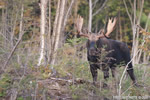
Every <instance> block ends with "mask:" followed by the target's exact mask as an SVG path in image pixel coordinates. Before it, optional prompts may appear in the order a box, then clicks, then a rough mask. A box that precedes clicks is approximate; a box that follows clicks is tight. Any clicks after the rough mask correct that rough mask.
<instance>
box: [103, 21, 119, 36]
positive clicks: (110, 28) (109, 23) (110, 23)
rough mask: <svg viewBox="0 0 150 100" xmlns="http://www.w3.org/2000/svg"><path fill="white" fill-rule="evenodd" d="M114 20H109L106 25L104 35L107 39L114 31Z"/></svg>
mask: <svg viewBox="0 0 150 100" xmlns="http://www.w3.org/2000/svg"><path fill="white" fill-rule="evenodd" d="M116 21H117V20H116V18H114V19H109V21H108V25H107V33H106V34H105V35H106V36H107V37H109V34H110V33H111V32H112V31H113V30H114V26H115V25H116Z"/></svg>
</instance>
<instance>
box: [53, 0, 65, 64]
mask: <svg viewBox="0 0 150 100" xmlns="http://www.w3.org/2000/svg"><path fill="white" fill-rule="evenodd" d="M65 2H66V0H62V1H61V3H60V10H59V11H60V12H59V18H58V24H57V25H58V26H57V31H56V36H55V45H54V56H53V59H52V63H51V64H52V65H54V64H55V60H56V50H57V49H58V46H59V42H60V41H59V40H60V34H61V32H62V31H61V27H62V22H63V18H64V11H65Z"/></svg>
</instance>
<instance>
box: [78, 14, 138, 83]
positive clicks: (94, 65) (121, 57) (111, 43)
mask: <svg viewBox="0 0 150 100" xmlns="http://www.w3.org/2000/svg"><path fill="white" fill-rule="evenodd" d="M115 24H116V18H112V19H109V20H108V25H107V32H106V33H104V31H103V30H102V29H101V30H100V32H99V34H94V33H91V34H88V33H85V32H82V26H83V18H82V17H81V16H78V18H77V20H76V22H75V26H76V29H77V33H78V35H79V36H83V37H86V38H87V39H88V41H87V58H88V61H89V64H90V71H91V74H92V77H93V84H95V83H96V81H97V69H102V71H103V74H104V79H105V80H107V79H108V78H109V69H111V72H112V77H114V78H115V68H116V65H117V64H119V63H120V62H122V61H124V62H125V64H128V63H129V64H128V67H127V72H128V74H129V76H130V78H131V79H132V81H133V83H136V80H135V75H134V71H133V66H132V62H130V60H131V58H130V50H129V48H128V46H127V45H126V44H125V43H123V42H120V41H117V40H112V39H109V34H110V33H111V32H112V31H113V30H114V26H115ZM104 46H105V51H107V52H109V51H111V52H109V53H108V54H107V55H106V56H105V57H106V58H113V59H105V60H103V61H102V62H103V63H101V64H100V62H99V60H98V59H99V55H102V54H103V51H102V48H103V47H104ZM101 67H102V68H101Z"/></svg>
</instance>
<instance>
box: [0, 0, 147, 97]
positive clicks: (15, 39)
mask: <svg viewBox="0 0 150 100" xmlns="http://www.w3.org/2000/svg"><path fill="white" fill-rule="evenodd" d="M78 15H81V16H82V17H83V18H84V25H83V26H84V27H83V28H84V29H85V30H84V31H86V30H88V31H89V32H93V33H97V32H99V30H100V29H102V28H104V29H106V26H107V21H108V18H111V17H116V18H117V24H116V27H115V30H114V31H113V32H112V33H111V36H110V38H111V39H114V40H119V41H122V42H125V43H127V45H128V47H129V48H130V50H131V58H132V63H133V65H134V69H135V74H136V78H137V80H138V83H140V84H141V85H142V87H141V88H137V87H134V86H133V85H131V84H130V83H131V82H130V81H131V80H130V78H128V75H127V74H125V75H123V71H124V68H125V67H120V68H119V67H118V71H117V72H118V73H117V74H118V80H117V82H120V79H121V76H123V80H122V84H118V85H117V86H114V85H113V83H114V82H113V79H112V78H110V80H109V82H108V83H109V85H110V88H109V89H103V88H101V83H102V82H103V78H102V77H103V75H102V73H101V72H100V71H99V74H100V76H99V83H100V86H99V88H95V87H93V86H92V84H91V81H92V78H91V74H90V71H89V67H88V66H89V65H88V62H87V55H86V39H85V38H79V37H78V36H76V29H75V27H74V22H75V20H76V18H77V16H78ZM149 20H150V1H149V0H41V1H40V0H0V98H2V99H4V100H5V99H6V100H7V99H8V98H9V99H11V100H16V99H17V100H31V99H34V100H39V99H43V100H49V99H59V98H60V99H62V98H63V99H81V100H83V99H85V100H87V99H89V100H91V99H93V98H94V100H95V98H96V99H100V98H104V99H106V97H107V99H111V98H113V96H117V95H121V96H147V97H148V96H149V98H150V92H149V91H150V85H149V84H150V79H149V76H150V63H149V60H150V40H149V39H150V37H149V35H150V33H149V31H150V21H149ZM118 66H123V65H122V64H120V65H118ZM121 86H122V87H121ZM93 89H94V90H96V93H93ZM110 90H111V91H110ZM119 90H121V93H119V92H118V91H119Z"/></svg>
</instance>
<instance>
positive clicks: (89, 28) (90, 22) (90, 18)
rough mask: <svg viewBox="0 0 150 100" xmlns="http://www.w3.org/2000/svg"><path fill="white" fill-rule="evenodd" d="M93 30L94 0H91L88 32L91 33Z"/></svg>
mask: <svg viewBox="0 0 150 100" xmlns="http://www.w3.org/2000/svg"><path fill="white" fill-rule="evenodd" d="M91 29H92V0H89V24H88V31H89V32H91Z"/></svg>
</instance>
